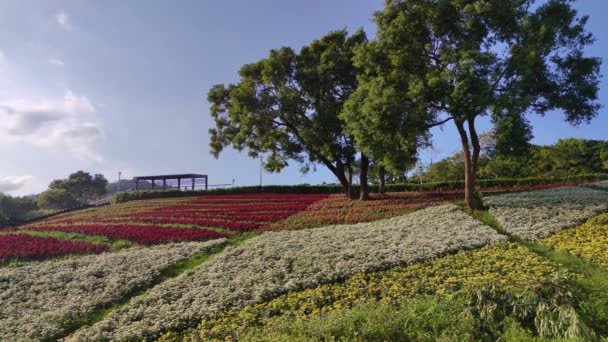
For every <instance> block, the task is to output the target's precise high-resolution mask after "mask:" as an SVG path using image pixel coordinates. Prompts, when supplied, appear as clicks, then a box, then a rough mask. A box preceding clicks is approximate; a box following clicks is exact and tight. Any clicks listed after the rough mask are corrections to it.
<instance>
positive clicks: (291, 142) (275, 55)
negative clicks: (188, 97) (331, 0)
mask: <svg viewBox="0 0 608 342" xmlns="http://www.w3.org/2000/svg"><path fill="white" fill-rule="evenodd" d="M366 40H367V38H366V36H365V33H363V31H361V30H359V31H357V32H356V33H355V34H353V35H352V36H350V37H348V34H347V32H346V31H344V30H343V31H336V32H331V33H329V34H327V35H326V36H324V37H322V38H321V39H319V40H315V41H313V42H312V43H311V44H310V45H308V46H305V47H304V48H302V50H301V51H300V53H296V52H295V51H293V50H292V49H291V48H288V47H283V48H280V49H278V50H272V51H270V54H269V56H268V57H267V58H265V59H262V60H261V61H259V62H256V63H252V64H246V65H244V66H243V67H242V68H241V69H240V71H239V75H240V77H241V79H240V81H239V83H237V84H230V85H227V86H226V85H216V86H214V87H213V88H211V90H210V91H209V94H208V100H209V102H210V103H211V116H212V117H213V119H214V120H215V124H216V127H215V128H212V129H210V130H209V133H210V135H211V142H210V146H211V151H212V153H213V155H214V156H215V157H217V156H218V155H219V154H220V153H221V152H222V150H223V149H224V148H226V147H228V146H232V147H233V148H235V149H237V150H239V151H241V150H245V149H246V150H247V151H248V153H249V156H251V157H253V158H257V157H259V156H261V155H263V156H266V159H265V162H264V166H265V168H266V170H267V171H269V172H278V171H280V170H282V169H283V168H284V167H286V166H287V165H288V164H289V161H290V160H295V161H297V162H300V163H305V166H304V168H303V169H304V170H306V169H308V168H309V167H308V164H309V163H312V164H316V163H321V164H323V165H324V166H325V167H327V168H328V169H329V170H330V171H332V172H333V173H334V174H335V175H336V177H338V179H339V180H340V182H341V183H342V186H343V187H345V189H346V188H347V187H348V181H347V179H346V176H345V171H346V170H347V169H348V167H349V166H350V165H351V164H352V163H353V162H354V159H355V158H354V155H355V149H354V142H353V140H352V138H351V137H350V136H348V135H347V134H346V133H345V132H344V129H343V126H344V123H343V122H342V120H340V118H339V117H338V114H339V112H340V111H341V108H342V106H343V103H344V101H345V100H346V99H347V98H348V96H349V95H350V94H351V93H352V92H353V91H354V90H355V89H356V88H357V80H356V74H357V72H356V69H355V67H354V66H353V63H352V57H353V55H354V48H355V47H356V46H358V45H360V44H362V43H364V42H365V41H366Z"/></svg>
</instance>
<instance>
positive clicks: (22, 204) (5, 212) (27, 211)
mask: <svg viewBox="0 0 608 342" xmlns="http://www.w3.org/2000/svg"><path fill="white" fill-rule="evenodd" d="M36 210H38V205H37V204H36V202H35V201H34V200H32V199H29V198H26V197H11V196H9V195H5V194H3V193H0V228H2V227H3V226H12V225H17V224H19V223H21V222H22V221H24V220H26V219H28V218H29V216H30V215H31V214H32V212H34V211H36Z"/></svg>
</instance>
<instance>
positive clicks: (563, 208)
mask: <svg viewBox="0 0 608 342" xmlns="http://www.w3.org/2000/svg"><path fill="white" fill-rule="evenodd" d="M484 201H485V203H486V204H488V205H489V206H490V213H491V214H492V215H493V216H494V217H495V218H496V220H497V221H498V222H499V223H500V224H501V225H502V226H503V227H504V228H505V229H506V230H507V231H509V232H510V233H513V234H515V235H517V236H519V237H522V238H527V239H539V238H542V237H546V236H548V235H551V234H554V233H556V232H558V231H560V230H563V229H565V228H569V227H572V226H575V225H577V224H579V223H582V222H583V221H585V220H586V219H588V218H589V217H591V216H594V215H596V214H598V213H600V212H604V211H606V210H608V192H606V191H601V190H593V189H590V188H586V187H581V186H575V187H563V188H553V189H546V190H540V191H529V192H521V193H513V194H506V195H498V196H491V197H487V198H486V199H485V200H484Z"/></svg>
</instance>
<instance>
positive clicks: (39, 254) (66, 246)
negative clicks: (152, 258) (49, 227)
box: [0, 234, 107, 261]
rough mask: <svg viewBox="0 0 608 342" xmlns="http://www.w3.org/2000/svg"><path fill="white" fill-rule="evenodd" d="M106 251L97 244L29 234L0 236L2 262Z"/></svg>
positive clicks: (103, 246)
mask: <svg viewBox="0 0 608 342" xmlns="http://www.w3.org/2000/svg"><path fill="white" fill-rule="evenodd" d="M105 250H107V246H106V245H102V244H97V243H88V242H77V241H61V240H57V239H55V238H52V237H35V236H30V235H27V234H15V235H12V234H8V235H0V261H5V260H9V259H19V260H23V259H43V258H49V257H53V256H59V255H66V254H86V253H101V252H103V251H105Z"/></svg>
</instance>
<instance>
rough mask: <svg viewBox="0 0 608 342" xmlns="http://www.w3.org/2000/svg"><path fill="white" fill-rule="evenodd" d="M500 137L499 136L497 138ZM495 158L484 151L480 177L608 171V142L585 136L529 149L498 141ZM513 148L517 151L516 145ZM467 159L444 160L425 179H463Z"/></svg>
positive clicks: (557, 175) (579, 173)
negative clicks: (508, 146) (508, 147)
mask: <svg viewBox="0 0 608 342" xmlns="http://www.w3.org/2000/svg"><path fill="white" fill-rule="evenodd" d="M497 140H498V139H497ZM496 146H497V148H496V153H495V155H494V156H493V157H490V155H488V154H485V153H482V154H481V156H480V159H479V171H478V177H479V178H482V179H490V178H521V177H549V178H558V177H568V176H576V175H584V174H591V173H606V171H607V170H608V168H607V166H608V141H601V140H585V139H574V138H569V139H560V140H559V141H558V142H557V143H555V144H553V145H546V146H538V145H530V146H529V147H528V150H527V152H524V151H523V149H524V147H522V146H520V147H521V149H522V150H520V151H519V152H515V153H511V151H506V152H505V151H502V150H500V149H499V148H498V146H499V144H498V142H497V144H496ZM513 148H514V149H513V150H512V151H516V150H515V147H513ZM463 176H464V159H463V158H462V153H456V154H454V155H453V156H451V157H448V158H445V159H442V160H440V161H438V162H436V163H434V164H433V165H432V167H429V168H428V169H427V170H426V171H425V172H424V173H423V179H425V180H430V181H449V180H458V179H462V177H463Z"/></svg>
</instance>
